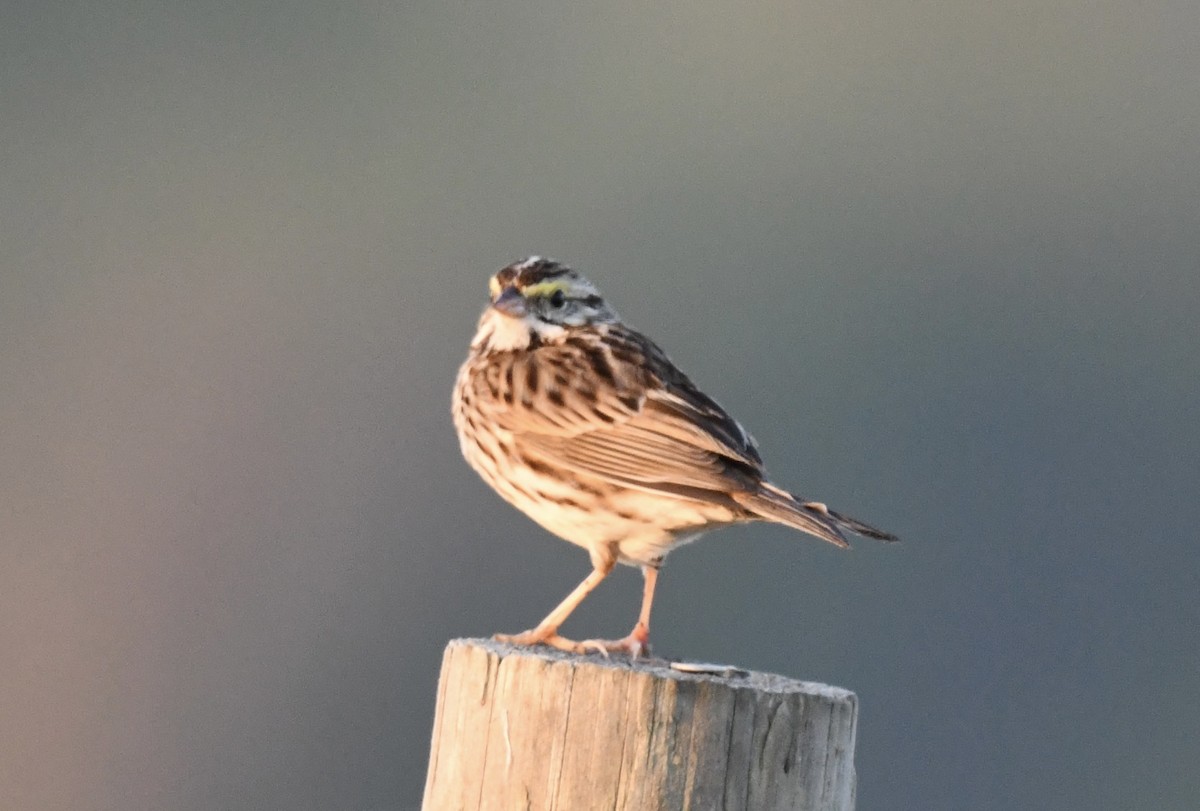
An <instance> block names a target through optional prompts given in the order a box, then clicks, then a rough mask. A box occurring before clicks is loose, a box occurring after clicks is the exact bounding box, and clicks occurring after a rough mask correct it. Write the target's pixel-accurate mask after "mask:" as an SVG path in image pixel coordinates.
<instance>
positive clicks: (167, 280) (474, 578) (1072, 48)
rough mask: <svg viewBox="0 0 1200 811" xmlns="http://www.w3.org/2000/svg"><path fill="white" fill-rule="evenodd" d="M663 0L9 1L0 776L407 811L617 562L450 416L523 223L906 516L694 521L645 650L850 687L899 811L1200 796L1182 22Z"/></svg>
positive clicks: (776, 427) (869, 793)
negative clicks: (475, 691) (469, 695)
mask: <svg viewBox="0 0 1200 811" xmlns="http://www.w3.org/2000/svg"><path fill="white" fill-rule="evenodd" d="M647 5H651V4H647ZM652 5H653V8H652V10H649V11H648V10H646V9H645V8H644V7H643V6H642V4H632V3H631V4H624V5H622V4H589V5H587V6H586V7H580V8H567V7H565V6H564V4H561V3H558V2H544V3H540V4H539V3H527V4H523V5H519V6H518V5H512V6H510V5H500V4H491V3H480V2H451V3H425V4H420V5H416V4H401V3H373V4H361V5H360V4H343V3H303V4H285V3H249V4H248V3H244V2H224V3H220V2H192V3H186V4H183V3H181V4H162V3H155V2H144V3H82V2H80V3H15V4H8V5H7V6H6V7H5V11H4V12H3V21H2V23H3V24H2V25H0V167H2V172H3V177H2V180H3V182H2V186H0V274H2V275H0V380H2V381H3V386H2V387H0V487H2V492H3V503H2V504H0V539H2V540H0V650H2V651H3V654H2V656H3V659H2V662H3V664H2V666H0V730H3V732H2V734H0V806H3V807H4V808H12V809H47V810H48V811H49V810H52V809H70V810H71V811H78V810H79V809H122V810H123V811H124V810H126V809H147V811H149V810H151V809H184V810H187V809H197V811H199V810H200V809H218V808H220V809H372V810H374V809H398V808H412V807H414V806H415V805H416V803H417V801H418V798H419V793H420V787H421V782H422V777H423V772H424V768H425V761H424V758H425V753H426V747H427V742H428V733H429V725H430V720H431V714H432V708H433V698H434V693H433V686H434V681H435V678H436V675H437V668H438V664H439V658H440V651H441V648H442V646H443V644H444V643H445V641H446V640H447V639H448V638H450V637H453V636H461V635H482V634H487V633H490V632H493V631H499V630H504V631H516V630H520V629H522V628H525V627H527V626H529V625H530V624H532V623H533V622H534V621H536V620H537V619H539V618H540V617H541V616H542V614H543V613H544V612H545V611H546V610H548V608H549V607H550V606H551V605H552V604H553V603H554V602H556V601H557V600H558V599H559V598H560V597H561V596H563V595H564V594H565V593H566V591H567V590H568V589H569V588H570V587H571V586H573V585H574V584H575V583H576V582H577V581H578V579H579V578H581V577H582V576H583V575H584V573H585V572H586V571H587V560H586V557H585V556H584V555H583V554H582V553H581V552H580V551H579V550H578V549H576V548H574V547H572V546H570V545H568V544H565V543H562V542H560V541H557V540H555V539H552V538H551V537H549V536H547V535H546V534H545V533H544V532H542V531H541V530H540V529H538V528H537V527H536V526H534V525H533V524H532V523H531V522H529V521H528V520H527V519H525V518H524V517H522V516H521V515H519V514H517V513H516V512H515V511H513V510H511V509H510V508H509V507H507V506H506V505H504V504H503V503H502V502H501V501H500V500H499V499H498V498H497V497H496V496H494V495H493V494H492V493H491V492H490V491H489V490H487V489H486V487H485V486H484V485H483V484H482V483H481V482H480V481H478V480H477V479H476V478H475V476H474V475H473V474H472V473H471V472H470V470H469V469H468V468H467V466H466V465H465V464H464V463H463V462H462V460H461V459H460V458H459V456H458V449H457V443H456V440H455V438H454V436H453V430H452V428H451V425H450V419H449V414H448V401H449V395H450V388H451V383H452V381H453V377H454V374H455V370H456V367H457V365H458V363H459V361H460V360H461V358H462V356H463V354H464V352H465V348H466V344H467V342H468V340H469V338H470V335H471V333H472V331H473V329H474V323H475V319H476V317H477V315H478V312H479V310H480V308H481V306H482V303H483V301H484V297H485V291H486V279H487V276H488V275H489V274H490V273H492V272H494V271H495V270H496V269H498V268H499V267H500V266H502V265H503V264H505V263H507V262H509V261H511V260H514V259H517V258H519V257H521V256H524V255H526V254H529V253H544V254H550V255H553V256H556V257H558V258H560V259H563V260H565V261H568V262H570V263H571V264H573V265H575V266H576V267H579V268H580V269H582V270H584V271H585V272H586V273H588V274H589V275H590V276H591V277H592V278H593V280H594V281H596V282H597V283H598V284H599V285H600V287H601V289H603V290H604V291H605V292H606V294H607V295H608V297H609V298H610V299H611V300H612V301H613V302H614V304H615V305H616V306H617V308H618V309H619V310H620V311H621V312H622V313H623V315H624V316H625V317H626V319H627V320H629V321H630V322H631V323H633V324H635V325H637V326H640V327H642V328H643V329H645V330H646V331H648V332H650V333H651V334H652V335H654V336H655V337H656V339H657V340H658V341H659V342H660V343H661V344H663V345H664V346H665V347H666V348H667V350H668V351H669V352H670V353H671V354H672V356H673V357H674V358H675V359H676V361H678V362H679V363H680V365H681V366H683V367H684V368H685V369H686V370H687V371H688V372H689V373H690V374H691V375H692V376H693V378H695V379H696V380H697V381H698V382H699V383H700V384H701V385H702V386H703V387H704V388H706V389H707V390H708V391H709V392H710V393H711V394H713V395H714V396H716V397H717V398H718V399H719V400H721V401H722V402H723V403H724V404H725V405H726V406H727V407H728V408H729V409H730V410H731V411H732V412H733V413H734V414H736V415H738V416H739V417H740V418H741V419H742V420H743V421H744V422H745V423H746V424H747V425H748V426H749V427H750V429H751V430H752V431H754V433H755V434H756V435H757V437H758V439H759V441H760V442H761V444H762V446H763V450H764V455H765V456H766V459H767V462H768V465H769V467H770V469H771V472H772V474H773V475H774V477H775V478H776V479H777V480H778V481H780V482H781V483H784V484H787V485H790V486H792V487H793V488H795V489H796V490H798V491H800V492H801V493H803V494H804V495H806V496H809V497H812V498H818V499H822V500H826V501H828V502H829V503H830V504H832V505H834V506H835V507H837V508H839V509H844V510H846V511H848V512H850V513H852V514H854V515H858V516H860V517H862V518H864V519H866V520H868V521H871V522H873V523H877V524H878V525H880V526H882V527H884V528H887V529H890V530H892V531H895V532H897V533H899V534H900V535H902V536H903V538H904V540H905V543H903V544H902V545H900V546H893V547H883V546H878V545H874V544H871V543H869V542H859V543H858V544H857V546H856V548H855V549H854V550H853V551H852V552H849V553H846V552H839V551H838V550H836V549H833V548H832V547H827V546H826V545H823V544H820V543H818V542H816V541H811V540H808V539H805V538H803V537H801V536H798V535H794V534H790V533H789V532H787V531H786V530H784V529H780V528H773V527H765V526H757V527H745V528H738V529H734V530H729V531H725V532H723V533H720V534H719V535H714V536H712V537H709V538H707V539H706V540H704V541H702V542H701V543H699V544H696V545H694V546H691V547H689V548H687V549H686V550H684V551H683V552H681V553H679V554H677V555H676V556H674V557H673V558H672V559H671V561H670V564H669V567H668V568H667V570H666V572H665V574H664V578H663V581H662V584H661V590H660V599H659V602H658V606H657V607H658V610H657V615H656V624H655V637H656V642H657V648H658V651H659V652H660V653H663V654H666V655H673V656H685V657H691V658H698V659H707V660H717V661H725V662H733V663H737V664H739V665H742V666H747V667H753V668H758V669H764V670H772V671H778V672H783V673H787V674H790V675H794V676H798V677H802V678H806V679H815V680H823V681H828V682H832V683H835V684H839V685H843V686H846V687H849V688H852V689H854V690H856V691H857V692H858V694H859V696H860V698H861V717H860V734H859V748H858V772H859V777H860V784H859V797H860V806H861V807H862V808H864V809H876V808H928V809H935V808H937V809H963V808H995V809H1010V808H1074V809H1097V808H1104V809H1124V808H1135V807H1136V808H1178V809H1183V808H1194V807H1196V806H1197V804H1200V770H1197V769H1196V764H1197V763H1198V762H1200V737H1198V734H1197V730H1198V729H1200V700H1198V699H1197V688H1198V687H1200V655H1198V653H1197V651H1198V648H1200V599H1198V597H1197V593H1198V591H1200V575H1198V572H1200V546H1198V545H1197V539H1196V530H1195V528H1196V526H1197V524H1198V523H1200V508H1198V507H1197V500H1196V495H1195V489H1196V484H1197V482H1198V481H1200V441H1198V440H1200V406H1198V397H1197V390H1198V388H1200V386H1198V384H1197V380H1198V378H1200V361H1198V360H1197V352H1196V347H1197V342H1198V339H1200V329H1198V326H1197V315H1198V313H1200V278H1198V276H1200V271H1198V267H1200V158H1198V155H1200V150H1198V148H1197V147H1198V145H1200V135H1198V133H1200V48H1197V47H1196V42H1197V40H1198V38H1200V7H1198V6H1197V5H1196V4H1195V3H1194V2H1191V1H1190V0H1187V1H1186V2H1171V1H1170V0H1151V2H1148V3H1142V4H1131V3H1127V2H1124V0H1120V2H1099V3H1085V2H1082V0H1064V2H1059V3H1046V2H1044V1H1043V0H1037V2H1033V1H1030V2H1015V3H997V4H982V3H981V4H963V3H960V2H915V3H914V2H910V3H887V2H884V3H880V2H876V0H872V1H871V2H850V3H832V2H830V3H820V2H805V3H787V4H783V3H780V4H774V5H771V4H758V5H753V6H750V5H748V4H729V5H723V4H717V3H678V4H652ZM172 6H175V8H174V10H172V8H171V7H172ZM638 588H639V586H638V578H637V576H636V574H635V573H634V572H633V571H632V570H622V571H621V572H619V573H618V576H617V577H614V578H613V581H612V582H611V583H608V584H606V585H605V586H604V588H603V589H602V590H601V591H600V592H599V593H598V594H597V595H596V596H595V598H594V599H593V600H591V601H590V602H589V603H588V604H587V605H586V606H585V608H584V609H583V610H582V611H581V612H580V614H579V616H578V617H577V618H575V619H573V620H572V622H571V623H570V624H569V626H568V628H567V630H568V631H569V632H571V633H573V634H577V635H587V636H590V635H613V634H619V633H623V632H624V631H626V630H627V629H628V626H629V624H630V623H631V622H632V619H633V616H634V613H635V611H636V602H637V594H638Z"/></svg>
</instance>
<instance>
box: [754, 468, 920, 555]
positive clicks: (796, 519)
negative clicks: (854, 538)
mask: <svg viewBox="0 0 1200 811" xmlns="http://www.w3.org/2000/svg"><path fill="white" fill-rule="evenodd" d="M731 495H732V496H733V498H734V500H735V501H737V502H738V503H739V504H741V505H742V506H743V507H745V508H746V509H748V510H749V511H750V512H752V513H754V514H755V515H757V516H758V517H760V518H762V519H763V520H765V521H774V522H776V523H779V524H784V525H785V526H789V527H792V528H793V529H798V530H800V531H801V532H807V533H808V534H809V535H815V536H816V537H818V538H820V539H821V540H823V541H828V542H829V543H831V544H833V545H834V546H840V547H843V548H845V547H848V546H849V545H850V543H849V542H848V541H847V540H846V536H845V534H844V533H845V532H853V533H855V534H856V535H862V536H864V537H867V538H874V539H876V540H879V541H895V540H898V539H897V538H896V536H895V535H892V534H890V533H887V532H884V531H883V530H879V529H876V528H875V527H873V526H870V525H869V524H864V523H863V522H862V521H859V520H858V519H856V518H851V517H850V516H848V515H842V514H841V513H837V512H834V511H833V510H831V509H829V508H828V507H826V506H825V505H824V504H822V503H821V502H819V501H801V500H800V499H798V498H796V497H795V496H793V495H792V494H791V493H789V492H787V491H786V490H781V489H779V488H778V487H775V486H774V485H772V484H766V483H764V484H763V486H762V489H761V490H759V491H758V492H756V493H733V494H731Z"/></svg>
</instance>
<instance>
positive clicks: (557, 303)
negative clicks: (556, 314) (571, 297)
mask: <svg viewBox="0 0 1200 811" xmlns="http://www.w3.org/2000/svg"><path fill="white" fill-rule="evenodd" d="M566 303H567V294H566V293H564V292H563V291H561V290H555V291H554V292H553V293H551V294H550V306H551V307H554V308H556V309H557V308H558V307H561V306H563V305H564V304H566Z"/></svg>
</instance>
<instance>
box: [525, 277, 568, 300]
mask: <svg viewBox="0 0 1200 811" xmlns="http://www.w3.org/2000/svg"><path fill="white" fill-rule="evenodd" d="M556 290H562V291H563V292H566V290H567V284H566V282H564V281H560V280H557V279H550V280H548V281H544V282H538V283H537V284H532V285H530V286H529V287H526V288H525V289H524V290H523V291H522V292H523V293H524V294H525V298H533V297H534V296H550V295H553V294H554V292H555V291H556Z"/></svg>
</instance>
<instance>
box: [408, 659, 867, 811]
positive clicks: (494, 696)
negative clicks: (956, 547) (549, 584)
mask: <svg viewBox="0 0 1200 811" xmlns="http://www.w3.org/2000/svg"><path fill="white" fill-rule="evenodd" d="M722 671H723V672H722ZM857 716H858V700H857V698H856V697H855V695H854V693H851V692H849V691H847V690H842V689H840V688H837V687H829V686H827V685H823V684H813V683H810V682H801V681H795V680H793V679H788V678H784V677H782V676H773V675H770V674H766V673H749V672H747V671H739V670H736V669H733V668H727V669H717V670H715V671H712V672H702V673H688V672H682V671H681V670H678V669H675V666H670V665H668V664H667V663H665V662H661V661H652V662H644V661H639V662H636V663H632V664H631V663H630V662H629V661H628V660H627V659H623V658H622V659H618V658H613V659H611V660H606V659H604V658H602V657H600V656H598V655H589V656H574V655H569V654H564V653H560V652H559V651H555V650H550V649H548V648H540V647H539V648H517V647H513V646H511V645H506V644H503V643H499V642H493V641H491V640H481V639H457V640H454V641H453V642H451V643H450V644H449V645H448V646H447V647H446V652H445V654H444V655H443V658H442V674H441V679H440V680H439V683H438V698H437V712H436V717H435V718H434V722H433V746H432V749H431V751H430V757H429V772H428V775H427V777H426V782H425V800H424V809H425V811H451V810H453V811H459V810H460V809H502V810H503V809H510V808H512V809H533V810H534V811H539V809H561V810H562V811H577V810H582V811H586V809H591V808H604V809H627V810H628V811H646V810H648V809H696V810H697V811H699V810H700V809H747V810H748V811H749V809H754V811H758V810H759V809H763V810H764V811H765V810H766V809H778V808H801V809H838V811H841V810H842V809H853V808H854V735H855V724H856V721H857Z"/></svg>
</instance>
